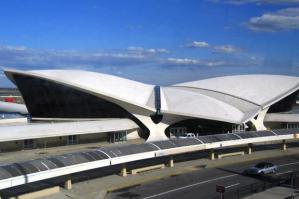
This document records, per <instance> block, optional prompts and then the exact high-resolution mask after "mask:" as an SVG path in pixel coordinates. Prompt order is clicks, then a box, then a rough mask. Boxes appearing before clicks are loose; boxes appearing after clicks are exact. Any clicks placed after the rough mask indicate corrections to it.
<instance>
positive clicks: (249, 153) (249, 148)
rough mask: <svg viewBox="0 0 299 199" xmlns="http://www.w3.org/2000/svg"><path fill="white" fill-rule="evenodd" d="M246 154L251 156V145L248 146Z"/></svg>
mask: <svg viewBox="0 0 299 199" xmlns="http://www.w3.org/2000/svg"><path fill="white" fill-rule="evenodd" d="M247 153H248V155H251V153H252V144H248V150H247Z"/></svg>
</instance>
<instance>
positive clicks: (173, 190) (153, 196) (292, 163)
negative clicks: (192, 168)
mask: <svg viewBox="0 0 299 199" xmlns="http://www.w3.org/2000/svg"><path fill="white" fill-rule="evenodd" d="M295 164H299V161H298V162H291V163H286V164H280V165H277V167H284V166H289V165H295ZM289 172H291V171H286V172H281V173H276V175H281V174H285V173H289ZM237 175H238V174H233V175H227V176H222V177H219V178H214V179H210V180H206V181H202V182H197V183H194V184H190V185H187V186H183V187H179V188H176V189H171V190H169V191H165V192H162V193H159V194H155V195H152V196H148V197H145V198H143V199H150V198H155V197H158V196H162V195H165V194H168V193H172V192H175V191H179V190H182V189H186V188H189V187H193V186H197V185H201V184H205V183H208V182H213V181H216V180H221V179H225V178H230V177H234V176H237ZM238 184H240V183H237V184H233V185H234V186H237V185H238ZM229 187H232V185H229V186H227V187H225V188H229Z"/></svg>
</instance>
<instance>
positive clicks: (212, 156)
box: [210, 149, 215, 160]
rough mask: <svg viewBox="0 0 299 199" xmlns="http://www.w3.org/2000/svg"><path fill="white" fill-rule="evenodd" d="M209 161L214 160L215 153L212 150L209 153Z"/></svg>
mask: <svg viewBox="0 0 299 199" xmlns="http://www.w3.org/2000/svg"><path fill="white" fill-rule="evenodd" d="M210 159H211V160H215V152H214V150H213V149H211V151H210Z"/></svg>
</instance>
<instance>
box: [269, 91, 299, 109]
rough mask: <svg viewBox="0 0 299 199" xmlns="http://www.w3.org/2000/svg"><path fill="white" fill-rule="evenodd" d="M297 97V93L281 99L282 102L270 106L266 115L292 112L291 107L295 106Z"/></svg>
mask: <svg viewBox="0 0 299 199" xmlns="http://www.w3.org/2000/svg"><path fill="white" fill-rule="evenodd" d="M297 96H298V91H296V92H294V93H292V94H291V95H289V96H287V97H285V98H283V99H282V100H280V101H278V102H277V103H275V104H273V105H272V106H270V109H269V111H268V113H278V112H286V111H290V110H292V108H293V106H294V105H295V104H296V99H297Z"/></svg>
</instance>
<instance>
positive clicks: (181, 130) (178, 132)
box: [170, 127, 187, 137]
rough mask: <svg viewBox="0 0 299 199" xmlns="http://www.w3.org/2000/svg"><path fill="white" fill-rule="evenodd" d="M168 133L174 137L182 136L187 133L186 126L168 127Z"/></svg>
mask: <svg viewBox="0 0 299 199" xmlns="http://www.w3.org/2000/svg"><path fill="white" fill-rule="evenodd" d="M170 133H171V134H172V135H174V136H176V137H179V136H183V135H184V134H186V133H187V128H186V127H173V128H170Z"/></svg>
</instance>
